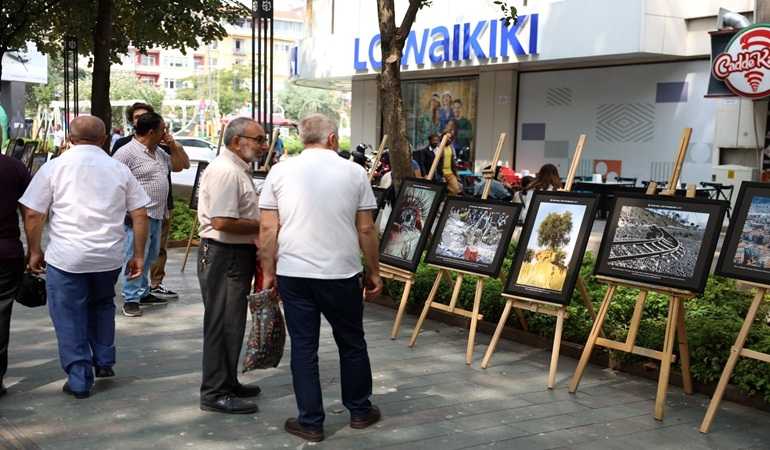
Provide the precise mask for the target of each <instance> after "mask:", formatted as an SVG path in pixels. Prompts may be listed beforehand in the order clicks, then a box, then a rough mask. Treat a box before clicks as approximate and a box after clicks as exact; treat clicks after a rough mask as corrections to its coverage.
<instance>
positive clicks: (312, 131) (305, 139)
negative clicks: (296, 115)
mask: <svg viewBox="0 0 770 450" xmlns="http://www.w3.org/2000/svg"><path fill="white" fill-rule="evenodd" d="M332 133H334V135H335V136H339V127H338V126H337V122H336V121H335V120H334V119H332V118H331V117H329V116H325V115H323V114H311V115H309V116H307V117H305V118H304V119H302V122H300V124H299V139H300V141H301V142H302V146H303V147H307V146H309V145H326V144H327V140H328V138H329V135H330V134H332Z"/></svg>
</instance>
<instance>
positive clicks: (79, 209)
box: [19, 116, 150, 399]
mask: <svg viewBox="0 0 770 450" xmlns="http://www.w3.org/2000/svg"><path fill="white" fill-rule="evenodd" d="M69 139H70V142H71V143H72V144H73V147H72V148H70V150H68V151H67V152H66V153H64V154H62V155H61V156H60V157H59V158H56V159H54V160H51V161H50V162H48V163H46V164H45V165H43V167H41V168H40V170H39V171H38V172H37V174H36V175H35V177H34V178H33V179H32V182H31V183H30V185H29V187H28V188H27V190H26V192H24V195H23V196H22V198H21V199H20V200H19V203H21V204H22V205H23V206H24V219H25V220H24V229H25V232H26V234H27V245H28V247H29V250H28V251H29V254H28V256H29V268H30V270H31V271H32V272H34V273H42V272H45V273H46V274H47V275H46V291H47V293H48V309H49V312H50V314H51V319H52V321H53V326H54V330H55V331H56V338H57V340H58V341H59V359H60V361H61V365H62V368H63V369H64V371H65V372H66V373H67V375H68V380H67V382H66V383H64V387H63V389H62V390H63V391H64V393H66V394H69V395H71V396H73V397H75V398H79V399H81V398H87V397H88V396H89V395H90V391H91V386H92V385H93V384H94V376H96V377H111V376H114V375H115V372H114V371H113V369H112V366H113V365H115V303H114V299H115V283H116V282H117V281H118V276H119V275H120V271H121V267H122V266H123V263H124V258H125V256H124V255H125V248H124V247H125V242H126V234H125V232H124V231H123V222H124V220H125V215H126V212H127V211H128V213H129V214H130V215H131V218H132V219H133V220H134V236H135V237H134V249H133V256H132V258H131V260H130V261H129V262H128V263H127V265H126V266H127V267H126V274H127V276H128V277H129V279H134V278H137V277H139V276H140V275H141V274H142V271H143V269H144V247H145V242H146V240H147V229H148V220H147V212H146V210H145V206H146V205H147V204H148V203H149V202H150V198H149V197H148V196H147V194H146V193H145V192H144V189H142V186H141V185H140V184H139V182H138V181H137V180H136V178H135V177H134V175H133V174H132V173H131V170H129V168H128V167H126V165H125V164H123V163H121V162H120V161H117V160H115V159H113V158H110V156H109V155H107V154H106V153H105V152H104V151H103V150H102V145H103V144H104V141H105V140H106V139H107V135H106V133H105V128H104V123H103V122H102V121H101V119H99V118H97V117H93V116H81V117H78V118H76V119H74V120H73V121H72V122H71V123H70V136H69ZM49 208H50V213H49V219H48V220H49V224H50V230H49V243H48V246H47V248H46V250H45V253H44V252H43V249H42V247H41V244H40V241H41V236H42V233H43V219H44V217H45V212H46V211H48V210H49ZM94 371H95V372H96V373H94Z"/></svg>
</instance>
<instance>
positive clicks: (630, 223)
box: [597, 195, 726, 290]
mask: <svg viewBox="0 0 770 450" xmlns="http://www.w3.org/2000/svg"><path fill="white" fill-rule="evenodd" d="M725 207H726V204H725V203H724V202H719V201H709V200H701V199H697V200H696V199H688V198H678V197H673V198H667V199H663V198H660V197H652V196H649V197H647V196H639V197H637V196H630V195H629V196H618V197H617V202H616V204H615V208H614V210H613V213H612V217H611V218H610V220H609V221H608V223H607V227H606V229H605V235H604V239H603V240H602V248H601V250H600V258H599V264H597V274H602V275H608V276H614V277H619V278H623V279H627V280H632V281H639V282H644V283H653V284H659V285H661V286H670V287H674V288H680V289H689V290H697V289H698V288H700V289H702V285H705V279H706V276H707V275H708V267H707V265H708V264H709V263H710V262H711V259H712V257H713V255H714V248H715V246H716V238H717V236H718V232H719V229H718V227H717V225H719V226H720V227H721V224H722V219H723V217H724V211H725Z"/></svg>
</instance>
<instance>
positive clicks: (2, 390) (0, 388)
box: [0, 383, 8, 397]
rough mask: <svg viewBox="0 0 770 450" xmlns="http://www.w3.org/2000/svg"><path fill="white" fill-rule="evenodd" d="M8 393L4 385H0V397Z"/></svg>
mask: <svg viewBox="0 0 770 450" xmlns="http://www.w3.org/2000/svg"><path fill="white" fill-rule="evenodd" d="M7 393H8V389H6V388H5V385H4V384H2V383H0V397H2V396H3V395H5V394H7Z"/></svg>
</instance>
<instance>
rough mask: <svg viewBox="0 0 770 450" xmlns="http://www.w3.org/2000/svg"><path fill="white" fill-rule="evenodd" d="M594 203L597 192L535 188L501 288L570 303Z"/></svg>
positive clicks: (588, 232) (526, 295)
mask: <svg viewBox="0 0 770 450" xmlns="http://www.w3.org/2000/svg"><path fill="white" fill-rule="evenodd" d="M597 206H598V197H597V194H589V193H574V192H559V191H557V192H553V191H534V197H533V198H532V202H531V204H530V213H529V214H527V220H526V222H525V223H524V228H523V230H522V233H521V237H520V238H519V245H518V247H517V248H516V254H515V255H514V256H513V264H511V271H510V273H509V275H508V283H507V284H506V286H505V287H504V289H503V293H504V294H509V295H515V296H517V297H522V298H526V299H527V300H540V301H544V302H548V303H555V304H560V305H566V304H569V301H570V298H571V297H572V290H573V289H574V288H575V283H576V282H577V276H578V273H579V269H580V263H581V262H582V260H583V253H584V252H585V248H586V245H587V244H588V238H589V237H590V236H591V226H592V225H593V221H594V216H595V215H596V208H597Z"/></svg>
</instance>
